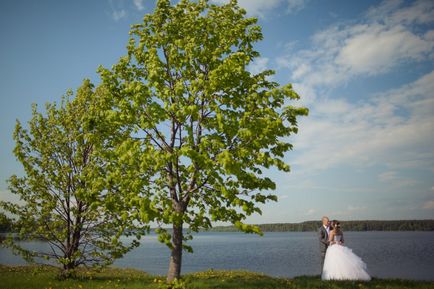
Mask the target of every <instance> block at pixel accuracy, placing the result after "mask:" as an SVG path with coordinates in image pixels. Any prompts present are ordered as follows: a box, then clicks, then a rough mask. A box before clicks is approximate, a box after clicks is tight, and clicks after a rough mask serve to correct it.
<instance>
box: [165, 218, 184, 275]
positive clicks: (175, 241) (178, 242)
mask: <svg viewBox="0 0 434 289" xmlns="http://www.w3.org/2000/svg"><path fill="white" fill-rule="evenodd" d="M182 239H183V236H182V223H181V224H180V225H175V224H174V225H173V234H172V246H173V249H172V254H171V255H170V262H169V272H168V273H167V282H172V281H173V280H175V279H179V277H181V264H182Z"/></svg>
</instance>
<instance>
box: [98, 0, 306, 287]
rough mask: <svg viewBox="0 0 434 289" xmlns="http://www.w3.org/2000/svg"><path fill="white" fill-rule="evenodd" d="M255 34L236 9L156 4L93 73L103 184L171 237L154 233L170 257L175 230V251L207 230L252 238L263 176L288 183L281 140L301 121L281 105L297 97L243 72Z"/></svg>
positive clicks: (296, 111)
mask: <svg viewBox="0 0 434 289" xmlns="http://www.w3.org/2000/svg"><path fill="white" fill-rule="evenodd" d="M256 22H257V20H256V19H254V18H246V17H245V11H244V10H243V9H241V8H239V6H238V5H237V3H236V1H231V2H230V3H229V4H227V5H223V6H217V5H211V4H210V3H208V1H204V0H201V1H186V0H181V1H180V2H179V3H178V4H176V5H175V6H172V5H171V4H170V1H169V0H160V1H158V2H157V7H156V9H155V11H154V13H153V14H149V15H145V17H144V21H143V23H142V24H138V25H133V26H132V30H131V32H130V34H131V38H130V41H129V44H128V55H127V56H125V57H123V58H121V59H120V60H119V62H118V63H117V64H116V65H114V66H113V68H112V69H110V70H109V69H104V68H101V69H100V74H101V77H102V80H103V83H102V88H101V91H103V92H104V93H103V94H102V95H101V98H102V99H105V101H103V103H102V104H101V105H100V106H99V108H100V109H101V111H100V113H99V114H98V119H93V120H92V122H93V123H104V127H103V129H102V130H101V133H102V134H104V135H106V136H108V140H109V143H110V145H111V146H112V149H111V150H110V152H107V151H105V152H103V154H104V155H105V156H106V157H108V158H109V159H110V162H111V163H112V164H113V166H112V167H111V170H110V171H109V172H108V173H107V178H108V179H109V182H110V183H112V184H115V186H116V187H118V188H121V189H119V190H118V191H120V192H121V194H123V198H124V200H125V202H128V203H129V204H130V205H131V206H132V208H135V209H134V210H133V211H135V212H136V213H135V214H136V215H135V216H136V217H137V219H138V220H140V221H141V222H144V223H148V222H152V221H154V222H158V223H159V224H161V225H167V224H169V225H173V228H174V231H173V232H174V233H173V234H172V233H170V232H168V231H167V230H165V229H162V228H160V229H159V230H158V233H159V235H160V241H161V242H163V243H166V244H167V245H168V246H169V247H170V248H171V249H174V250H176V247H177V246H178V245H179V241H178V239H179V234H178V233H177V230H178V229H179V228H182V227H183V225H184V224H186V225H187V227H188V231H187V233H186V234H181V235H182V239H183V240H184V241H185V240H188V239H189V238H191V235H190V233H191V231H197V230H199V229H201V228H209V227H211V224H212V222H215V221H223V222H231V223H233V224H235V226H237V227H238V228H239V229H240V230H242V231H245V232H255V233H260V231H259V229H258V228H257V227H255V226H251V225H247V224H244V223H243V220H245V218H246V217H247V216H249V215H251V214H254V213H261V211H260V209H259V207H258V205H257V204H258V203H265V202H267V201H269V200H273V201H275V200H276V199H277V198H276V196H274V195H270V194H268V193H265V192H267V191H269V190H274V189H275V188H276V185H275V183H274V182H273V181H272V180H271V179H270V178H268V177H266V175H265V174H263V172H264V170H266V169H269V168H272V167H275V168H277V169H278V170H282V171H286V172H289V166H288V164H286V163H285V162H284V161H283V157H284V154H285V152H287V151H288V150H290V149H291V148H292V145H291V144H290V143H289V142H288V137H289V136H290V135H291V134H294V133H297V117H298V116H301V115H307V109H306V108H296V107H293V106H290V105H287V104H288V103H289V102H290V100H296V99H298V98H299V96H298V95H297V93H296V92H294V91H293V89H292V87H291V85H290V84H286V85H284V86H279V84H278V83H275V82H273V81H271V80H270V76H271V75H273V73H274V72H273V71H271V70H266V71H263V72H261V73H259V74H252V73H250V72H249V71H248V70H247V66H248V65H249V63H251V62H252V61H253V60H254V59H255V58H256V57H258V56H259V53H258V52H257V51H255V50H254V48H253V44H254V43H255V42H257V41H259V40H261V39H262V33H261V28H260V27H259V26H257V25H256ZM108 190H109V191H110V187H108ZM118 195H119V194H118ZM162 227H164V226H162ZM183 245H184V246H183V247H184V248H188V247H186V246H185V244H183ZM172 257H173V256H172ZM177 262H180V261H177ZM169 279H170V278H169Z"/></svg>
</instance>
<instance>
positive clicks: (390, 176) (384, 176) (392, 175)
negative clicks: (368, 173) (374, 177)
mask: <svg viewBox="0 0 434 289" xmlns="http://www.w3.org/2000/svg"><path fill="white" fill-rule="evenodd" d="M378 179H379V180H380V181H381V182H383V183H387V184H388V185H391V186H393V187H405V186H411V185H414V184H416V183H417V182H416V180H414V179H411V178H407V177H403V176H401V175H400V174H399V173H398V172H396V171H387V172H383V173H381V174H379V175H378Z"/></svg>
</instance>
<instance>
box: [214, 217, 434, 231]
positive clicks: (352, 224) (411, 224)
mask: <svg viewBox="0 0 434 289" xmlns="http://www.w3.org/2000/svg"><path fill="white" fill-rule="evenodd" d="M340 222H341V227H342V229H343V230H345V231H434V220H396V221H395V220H394V221H381V220H362V221H340ZM320 226H321V222H320V221H306V222H302V223H276V224H262V225H258V227H259V228H260V229H261V230H262V231H263V232H309V231H316V230H318V228H319V227H320ZM209 231H211V232H236V231H237V228H235V227H234V226H218V227H214V228H212V229H210V230H209Z"/></svg>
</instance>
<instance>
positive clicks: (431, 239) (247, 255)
mask: <svg viewBox="0 0 434 289" xmlns="http://www.w3.org/2000/svg"><path fill="white" fill-rule="evenodd" d="M345 241H346V245H347V246H348V247H350V248H351V249H352V250H353V252H354V253H356V254H357V255H358V256H360V257H361V258H362V259H363V260H364V261H365V262H366V263H367V265H368V271H369V272H370V274H371V275H372V276H375V277H380V278H403V279H415V280H434V232H347V233H345ZM189 244H190V245H191V246H192V247H193V249H194V253H193V254H189V253H187V252H185V253H184V255H183V256H184V257H183V267H182V272H183V273H187V272H195V271H205V270H209V269H227V270H236V269H241V270H249V271H255V272H262V273H265V274H267V275H271V276H279V277H294V276H300V275H319V274H320V267H319V264H320V254H319V245H318V239H317V235H316V233H315V232H282V233H277V232H276V233H274V232H273V233H265V235H264V236H263V237H260V236H257V235H249V234H243V233H217V232H212V233H210V232H207V233H199V234H197V235H195V237H194V239H193V240H192V241H191V242H190V243H189ZM26 246H29V247H32V248H46V246H47V245H46V243H44V242H27V243H26ZM168 260H169V250H168V249H167V247H165V246H164V245H162V244H161V243H159V242H158V240H157V237H156V236H155V235H149V236H146V237H145V238H144V239H142V241H141V246H140V247H138V248H136V249H134V250H133V251H131V252H130V253H128V254H127V255H126V256H124V258H122V259H120V260H117V261H116V262H115V264H114V265H115V266H118V267H131V268H137V269H141V270H143V271H146V272H148V273H151V274H159V275H165V274H166V273H167V267H168ZM0 263H2V264H10V265H12V264H15V265H17V264H24V263H25V262H24V261H23V260H22V259H21V258H20V257H18V256H14V255H13V254H12V253H11V252H10V251H9V250H8V249H5V248H2V247H0Z"/></svg>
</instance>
